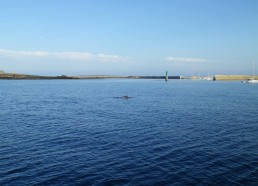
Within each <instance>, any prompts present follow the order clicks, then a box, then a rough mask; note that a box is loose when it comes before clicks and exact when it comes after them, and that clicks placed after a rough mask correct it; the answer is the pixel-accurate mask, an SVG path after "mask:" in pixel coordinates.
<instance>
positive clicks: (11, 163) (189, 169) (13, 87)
mask: <svg viewBox="0 0 258 186" xmlns="http://www.w3.org/2000/svg"><path fill="white" fill-rule="evenodd" d="M124 95H128V96H130V97H132V98H131V99H128V100H126V99H117V98H115V97H119V96H124ZM257 105H258V86H257V85H251V84H241V83H240V82H210V81H187V80H170V81H169V82H167V83H165V82H164V81H163V80H127V79H106V80H105V79H104V80H25V81H23V80H17V81H15V80H9V81H8V80H1V81H0V108H1V110H0V185H258V108H257Z"/></svg>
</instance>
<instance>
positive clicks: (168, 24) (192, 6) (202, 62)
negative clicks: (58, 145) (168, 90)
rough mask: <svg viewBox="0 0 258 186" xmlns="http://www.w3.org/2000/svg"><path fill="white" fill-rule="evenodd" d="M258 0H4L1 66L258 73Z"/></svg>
mask: <svg viewBox="0 0 258 186" xmlns="http://www.w3.org/2000/svg"><path fill="white" fill-rule="evenodd" d="M257 10H258V1H256V0H248V1H245V0H227V1H224V0H216V1H213V0H140V1H139V0H130V1H119V0H76V1H73V0H55V1H52V0H44V1H33V0H8V1H0V23H1V29H0V41H1V42H0V70H4V71H6V72H17V73H25V74H41V75H60V74H66V75H83V74H85V75H86V74H87V75H164V73H165V71H166V70H168V72H169V75H207V74H208V73H209V74H251V73H252V63H253V62H255V63H256V74H258V52H257V51H258V42H257V41H258V32H257V31H258V11H257Z"/></svg>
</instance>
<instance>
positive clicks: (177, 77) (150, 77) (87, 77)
mask: <svg viewBox="0 0 258 186" xmlns="http://www.w3.org/2000/svg"><path fill="white" fill-rule="evenodd" d="M75 77H77V78H78V79H106V78H123V79H165V76H111V75H81V76H75ZM180 78H181V76H168V79H180Z"/></svg>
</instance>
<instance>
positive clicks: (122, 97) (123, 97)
mask: <svg viewBox="0 0 258 186" xmlns="http://www.w3.org/2000/svg"><path fill="white" fill-rule="evenodd" d="M114 98H117V99H129V98H132V97H129V96H121V97H114Z"/></svg>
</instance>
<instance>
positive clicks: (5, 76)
mask: <svg viewBox="0 0 258 186" xmlns="http://www.w3.org/2000/svg"><path fill="white" fill-rule="evenodd" d="M112 78H116V79H165V76H112V75H79V76H66V75H61V76H41V75H27V74H16V73H0V79H6V80H18V79H21V80H26V79H27V80H40V79H49V80H51V79H112ZM211 78H212V79H213V80H214V81H244V80H248V79H250V78H253V76H251V75H215V76H212V77H211ZM168 79H190V80H199V79H201V77H197V76H168ZM254 79H258V76H255V77H254Z"/></svg>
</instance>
